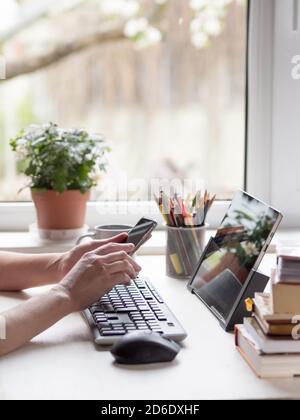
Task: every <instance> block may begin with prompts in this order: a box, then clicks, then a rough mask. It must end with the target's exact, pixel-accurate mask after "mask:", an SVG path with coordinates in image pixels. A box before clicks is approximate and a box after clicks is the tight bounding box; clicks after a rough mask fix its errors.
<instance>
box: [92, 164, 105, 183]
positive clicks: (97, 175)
mask: <svg viewBox="0 0 300 420" xmlns="http://www.w3.org/2000/svg"><path fill="white" fill-rule="evenodd" d="M91 179H92V180H93V182H94V183H95V184H99V182H100V181H102V179H103V172H102V171H101V170H100V168H99V166H97V165H96V166H95V168H94V170H93V172H92V173H91Z"/></svg>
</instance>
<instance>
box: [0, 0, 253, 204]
mask: <svg viewBox="0 0 300 420" xmlns="http://www.w3.org/2000/svg"><path fill="white" fill-rule="evenodd" d="M246 42H247V2H246V0H140V1H137V0H51V1H49V0H1V2H0V45H1V50H0V56H1V55H2V59H3V57H4V58H5V62H6V78H5V79H4V80H0V201H24V200H29V199H30V192H29V191H28V189H22V187H24V186H26V183H28V181H27V180H26V179H25V178H24V177H23V176H20V175H19V174H18V168H17V165H16V163H15V159H16V157H15V155H14V154H13V153H12V152H11V150H10V146H9V140H10V139H11V138H12V137H14V136H15V135H16V134H17V133H18V131H19V130H21V129H22V128H24V127H26V126H28V125H30V124H39V123H46V122H50V121H51V122H55V123H57V124H59V125H60V126H62V127H64V128H68V127H82V128H86V129H88V130H90V131H94V132H96V133H101V134H103V135H104V137H105V138H106V139H107V142H108V143H109V145H110V146H111V149H112V151H111V153H110V154H109V169H108V172H107V174H106V175H104V176H103V179H105V178H109V179H110V180H114V181H115V182H116V183H118V182H122V181H124V179H125V178H126V179H128V180H129V181H130V180H132V181H133V184H134V180H137V179H142V180H146V182H149V183H150V181H151V179H153V178H155V179H158V178H164V179H170V180H171V179H180V180H184V179H198V180H201V181H202V182H203V186H204V187H205V188H207V189H209V190H210V191H211V192H213V193H217V195H218V198H230V197H231V196H232V194H233V192H234V191H235V190H236V189H238V188H243V187H244V153H245V83H246V81H245V78H246ZM136 188H138V182H136ZM20 189H22V190H21V192H20ZM135 193H136V191H134V188H133V189H132V190H131V191H129V195H128V199H134V198H135V197H136V194H135ZM96 198H97V199H106V198H107V191H104V192H101V180H100V187H99V191H98V192H97V191H96V192H95V193H94V199H96ZM150 198H151V197H148V199H150Z"/></svg>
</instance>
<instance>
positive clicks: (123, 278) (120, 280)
mask: <svg viewBox="0 0 300 420" xmlns="http://www.w3.org/2000/svg"><path fill="white" fill-rule="evenodd" d="M111 281H112V284H111V288H114V287H115V286H117V285H119V284H124V285H125V286H129V285H130V283H131V278H130V277H129V276H128V274H127V273H117V274H113V275H112V276H111Z"/></svg>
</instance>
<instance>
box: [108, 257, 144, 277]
mask: <svg viewBox="0 0 300 420" xmlns="http://www.w3.org/2000/svg"><path fill="white" fill-rule="evenodd" d="M105 268H106V269H107V270H108V272H109V273H110V274H111V275H112V274H117V273H119V274H120V273H121V274H122V273H126V274H128V276H129V277H130V278H131V279H135V278H136V277H137V272H136V271H135V269H134V268H133V266H132V265H131V264H130V263H129V262H128V261H127V260H123V261H115V262H113V263H111V264H105Z"/></svg>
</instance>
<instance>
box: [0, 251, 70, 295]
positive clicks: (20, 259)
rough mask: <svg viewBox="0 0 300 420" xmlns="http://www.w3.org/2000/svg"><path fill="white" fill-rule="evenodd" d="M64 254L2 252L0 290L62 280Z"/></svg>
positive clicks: (0, 258) (0, 254)
mask: <svg viewBox="0 0 300 420" xmlns="http://www.w3.org/2000/svg"><path fill="white" fill-rule="evenodd" d="M63 255H64V254H41V255H29V254H28V255H25V254H17V253H9V252H0V290H1V291H19V290H24V289H29V288H31V287H37V286H43V285H46V284H54V283H57V282H58V281H59V280H61V272H60V266H61V261H62V258H63Z"/></svg>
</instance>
